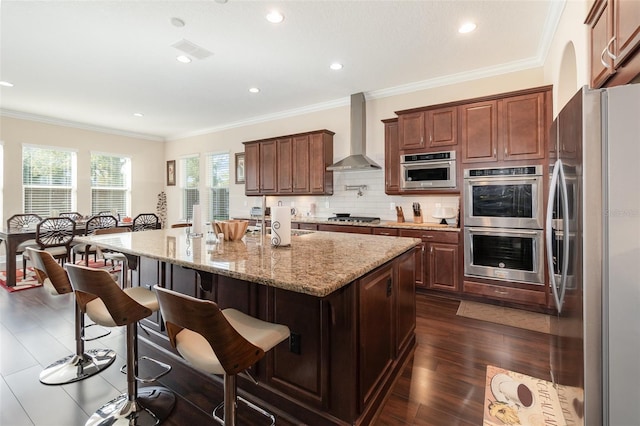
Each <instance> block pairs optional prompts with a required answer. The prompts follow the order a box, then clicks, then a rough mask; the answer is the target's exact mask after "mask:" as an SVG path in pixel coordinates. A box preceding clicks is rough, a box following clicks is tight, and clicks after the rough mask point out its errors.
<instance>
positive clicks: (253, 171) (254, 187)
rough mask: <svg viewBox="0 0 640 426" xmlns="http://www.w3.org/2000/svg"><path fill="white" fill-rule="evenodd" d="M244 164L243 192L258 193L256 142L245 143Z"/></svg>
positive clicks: (257, 149) (257, 150) (258, 164)
mask: <svg viewBox="0 0 640 426" xmlns="http://www.w3.org/2000/svg"><path fill="white" fill-rule="evenodd" d="M244 165H245V166H244V170H245V172H244V177H245V183H244V192H245V194H247V195H258V194H260V145H259V144H258V143H257V142H256V143H250V144H249V143H248V144H245V146H244Z"/></svg>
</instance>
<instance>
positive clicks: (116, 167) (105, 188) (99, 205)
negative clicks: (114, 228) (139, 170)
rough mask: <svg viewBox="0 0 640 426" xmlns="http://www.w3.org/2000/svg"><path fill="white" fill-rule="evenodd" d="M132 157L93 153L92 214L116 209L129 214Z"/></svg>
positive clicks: (121, 213) (120, 212) (123, 214)
mask: <svg viewBox="0 0 640 426" xmlns="http://www.w3.org/2000/svg"><path fill="white" fill-rule="evenodd" d="M130 176H131V159H130V158H127V157H121V156H118V155H113V154H99V153H92V154H91V214H92V215H95V214H98V213H99V212H101V211H113V210H115V211H116V215H118V214H119V215H122V216H128V215H129V210H130V209H129V200H130V194H131V178H130Z"/></svg>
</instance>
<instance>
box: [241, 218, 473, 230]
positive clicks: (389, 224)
mask: <svg viewBox="0 0 640 426" xmlns="http://www.w3.org/2000/svg"><path fill="white" fill-rule="evenodd" d="M234 219H241V220H255V218H254V217H249V216H247V217H235V218H234ZM267 220H271V217H270V216H267ZM291 222H293V223H316V224H329V225H344V226H366V227H369V228H403V229H419V230H421V231H423V230H430V231H446V232H460V228H458V227H456V226H453V225H441V224H439V223H433V222H424V223H414V222H413V221H412V220H408V221H406V222H394V221H390V220H381V221H380V222H378V223H363V222H357V223H353V222H340V221H333V220H329V219H328V218H326V217H325V218H322V217H304V216H300V217H297V216H296V217H292V218H291Z"/></svg>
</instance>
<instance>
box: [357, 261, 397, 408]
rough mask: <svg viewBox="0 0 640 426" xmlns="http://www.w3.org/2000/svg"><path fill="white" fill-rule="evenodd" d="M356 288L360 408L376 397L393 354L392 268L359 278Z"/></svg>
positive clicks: (393, 299) (393, 297)
mask: <svg viewBox="0 0 640 426" xmlns="http://www.w3.org/2000/svg"><path fill="white" fill-rule="evenodd" d="M359 289H360V291H359V299H360V300H359V302H360V303H359V304H358V307H359V311H360V312H359V324H360V337H359V361H360V377H359V380H360V386H358V388H359V392H360V394H359V398H358V403H359V404H360V407H359V408H360V410H362V409H364V407H365V406H366V405H367V403H368V402H369V400H370V399H371V398H372V397H374V396H375V390H376V389H377V387H378V385H379V384H380V383H381V381H382V379H383V378H384V377H385V373H387V371H388V369H389V368H390V367H391V365H392V364H393V360H394V357H395V344H394V343H395V335H394V332H395V326H394V304H395V294H394V291H393V290H394V270H393V267H392V266H391V265H388V266H387V267H383V268H380V269H378V270H377V271H376V272H374V273H372V274H370V275H367V276H365V277H364V278H362V279H360V282H359Z"/></svg>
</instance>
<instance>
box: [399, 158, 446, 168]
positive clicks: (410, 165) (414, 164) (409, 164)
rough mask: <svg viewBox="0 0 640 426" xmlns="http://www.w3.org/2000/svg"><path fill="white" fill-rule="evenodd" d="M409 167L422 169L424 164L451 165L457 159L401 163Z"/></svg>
mask: <svg viewBox="0 0 640 426" xmlns="http://www.w3.org/2000/svg"><path fill="white" fill-rule="evenodd" d="M400 164H402V165H403V166H404V167H405V168H407V169H416V168H418V169H422V168H424V166H429V168H430V169H431V168H433V167H432V166H436V167H437V166H451V165H453V164H455V160H445V161H425V162H416V163H411V162H409V163H400ZM414 166H415V167H414Z"/></svg>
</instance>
